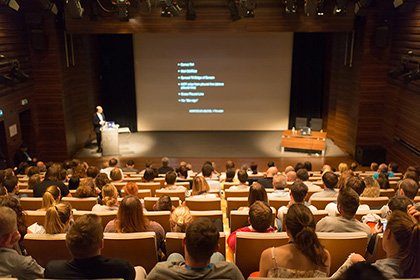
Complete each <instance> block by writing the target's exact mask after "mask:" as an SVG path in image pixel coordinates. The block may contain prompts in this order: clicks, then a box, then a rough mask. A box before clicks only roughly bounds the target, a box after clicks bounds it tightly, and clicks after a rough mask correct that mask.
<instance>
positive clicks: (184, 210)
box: [169, 206, 193, 232]
mask: <svg viewBox="0 0 420 280" xmlns="http://www.w3.org/2000/svg"><path fill="white" fill-rule="evenodd" d="M192 221H193V218H192V215H191V212H190V209H189V208H188V207H187V206H178V207H177V208H175V209H174V211H172V213H171V216H169V224H170V226H171V231H172V232H185V231H186V229H187V227H188V226H189V225H190V224H191V223H192Z"/></svg>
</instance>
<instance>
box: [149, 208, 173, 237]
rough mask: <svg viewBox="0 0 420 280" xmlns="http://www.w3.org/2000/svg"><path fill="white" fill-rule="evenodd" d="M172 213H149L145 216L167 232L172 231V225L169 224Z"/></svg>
mask: <svg viewBox="0 0 420 280" xmlns="http://www.w3.org/2000/svg"><path fill="white" fill-rule="evenodd" d="M170 215H171V211H147V212H144V216H145V217H146V218H148V219H149V220H151V221H155V222H156V223H158V224H160V225H161V226H162V227H163V229H164V230H165V232H168V231H171V225H170V224H169V216H170Z"/></svg>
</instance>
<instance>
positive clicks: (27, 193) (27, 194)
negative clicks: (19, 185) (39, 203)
mask: <svg viewBox="0 0 420 280" xmlns="http://www.w3.org/2000/svg"><path fill="white" fill-rule="evenodd" d="M19 195H22V197H33V196H34V190H30V189H19Z"/></svg>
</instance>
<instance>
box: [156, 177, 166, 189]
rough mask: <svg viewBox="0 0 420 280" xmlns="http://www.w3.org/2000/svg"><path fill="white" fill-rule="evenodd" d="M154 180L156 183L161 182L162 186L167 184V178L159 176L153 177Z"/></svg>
mask: <svg viewBox="0 0 420 280" xmlns="http://www.w3.org/2000/svg"><path fill="white" fill-rule="evenodd" d="M153 181H154V182H155V183H159V184H160V186H161V187H162V188H163V187H164V186H165V178H159V177H158V178H155V179H153Z"/></svg>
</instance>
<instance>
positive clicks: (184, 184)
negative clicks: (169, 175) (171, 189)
mask: <svg viewBox="0 0 420 280" xmlns="http://www.w3.org/2000/svg"><path fill="white" fill-rule="evenodd" d="M175 185H177V186H183V187H184V188H186V189H187V190H189V189H190V182H176V183H175Z"/></svg>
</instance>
